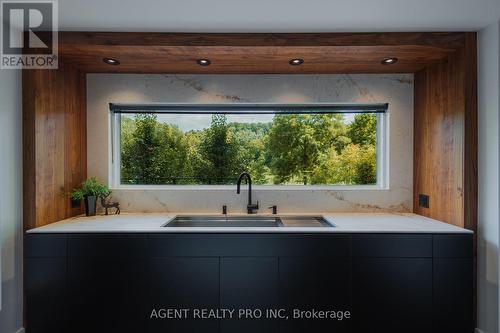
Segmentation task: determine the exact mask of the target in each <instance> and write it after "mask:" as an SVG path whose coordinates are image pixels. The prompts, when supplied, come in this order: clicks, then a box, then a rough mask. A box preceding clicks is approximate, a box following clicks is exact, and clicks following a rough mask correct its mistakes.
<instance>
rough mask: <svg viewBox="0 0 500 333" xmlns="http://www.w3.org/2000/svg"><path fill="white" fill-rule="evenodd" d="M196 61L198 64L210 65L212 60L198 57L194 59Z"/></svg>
mask: <svg viewBox="0 0 500 333" xmlns="http://www.w3.org/2000/svg"><path fill="white" fill-rule="evenodd" d="M196 63H197V64H198V65H200V66H208V65H210V64H211V63H212V62H211V61H210V60H208V59H198V60H196Z"/></svg>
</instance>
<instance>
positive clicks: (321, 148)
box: [268, 114, 349, 185]
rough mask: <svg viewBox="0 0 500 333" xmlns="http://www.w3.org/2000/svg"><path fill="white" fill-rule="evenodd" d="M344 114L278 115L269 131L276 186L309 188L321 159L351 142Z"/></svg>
mask: <svg viewBox="0 0 500 333" xmlns="http://www.w3.org/2000/svg"><path fill="white" fill-rule="evenodd" d="M346 132H347V128H346V126H345V124H344V122H343V117H342V116H341V115H333V114H316V115H309V114H300V115H295V114H294V115H277V116H275V117H274V119H273V125H272V127H271V130H270V131H269V144H268V149H269V151H270V153H271V155H272V158H273V160H272V163H271V168H272V171H273V173H274V175H275V178H274V183H276V184H280V183H285V182H294V181H298V182H302V183H303V184H304V185H307V184H308V183H309V182H310V179H311V177H313V173H314V172H315V169H316V167H317V165H318V163H319V161H320V158H321V157H322V156H323V155H324V154H325V153H327V152H328V151H330V150H331V149H332V148H334V149H335V150H336V151H342V149H343V148H344V147H345V145H346V144H347V143H348V142H349V138H348V137H347V136H346Z"/></svg>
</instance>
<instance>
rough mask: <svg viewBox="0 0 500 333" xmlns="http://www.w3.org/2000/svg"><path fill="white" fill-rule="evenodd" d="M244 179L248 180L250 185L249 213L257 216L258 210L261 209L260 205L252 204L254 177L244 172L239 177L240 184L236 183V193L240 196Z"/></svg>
mask: <svg viewBox="0 0 500 333" xmlns="http://www.w3.org/2000/svg"><path fill="white" fill-rule="evenodd" d="M243 178H246V179H247V183H248V204H247V213H248V214H255V213H256V210H257V209H259V203H258V202H257V204H252V177H251V176H250V174H249V173H248V172H242V173H241V174H240V176H239V177H238V182H237V183H236V193H237V194H240V189H241V181H242V180H243Z"/></svg>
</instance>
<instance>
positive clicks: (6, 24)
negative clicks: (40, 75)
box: [0, 0, 58, 69]
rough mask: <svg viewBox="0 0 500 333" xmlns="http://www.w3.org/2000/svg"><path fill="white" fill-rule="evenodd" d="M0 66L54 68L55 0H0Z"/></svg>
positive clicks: (55, 36) (55, 46) (55, 64)
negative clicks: (0, 26) (0, 19)
mask: <svg viewBox="0 0 500 333" xmlns="http://www.w3.org/2000/svg"><path fill="white" fill-rule="evenodd" d="M0 15H1V17H2V33H1V37H2V40H1V48H2V49H1V62H0V68H2V69H4V68H11V69H30V68H33V69H57V64H58V63H57V37H58V34H57V28H58V26H57V0H48V1H37V0H33V1H2V2H1V14H0Z"/></svg>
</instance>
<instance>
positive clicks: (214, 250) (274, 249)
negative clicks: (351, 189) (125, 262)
mask: <svg viewBox="0 0 500 333" xmlns="http://www.w3.org/2000/svg"><path fill="white" fill-rule="evenodd" d="M148 237H149V240H148V244H149V255H150V256H152V257H175V256H184V257H200V256H201V257H258V256H264V257H268V256H334V257H340V256H349V255H350V246H349V243H350V236H349V235H314V234H152V235H149V236H148Z"/></svg>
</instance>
